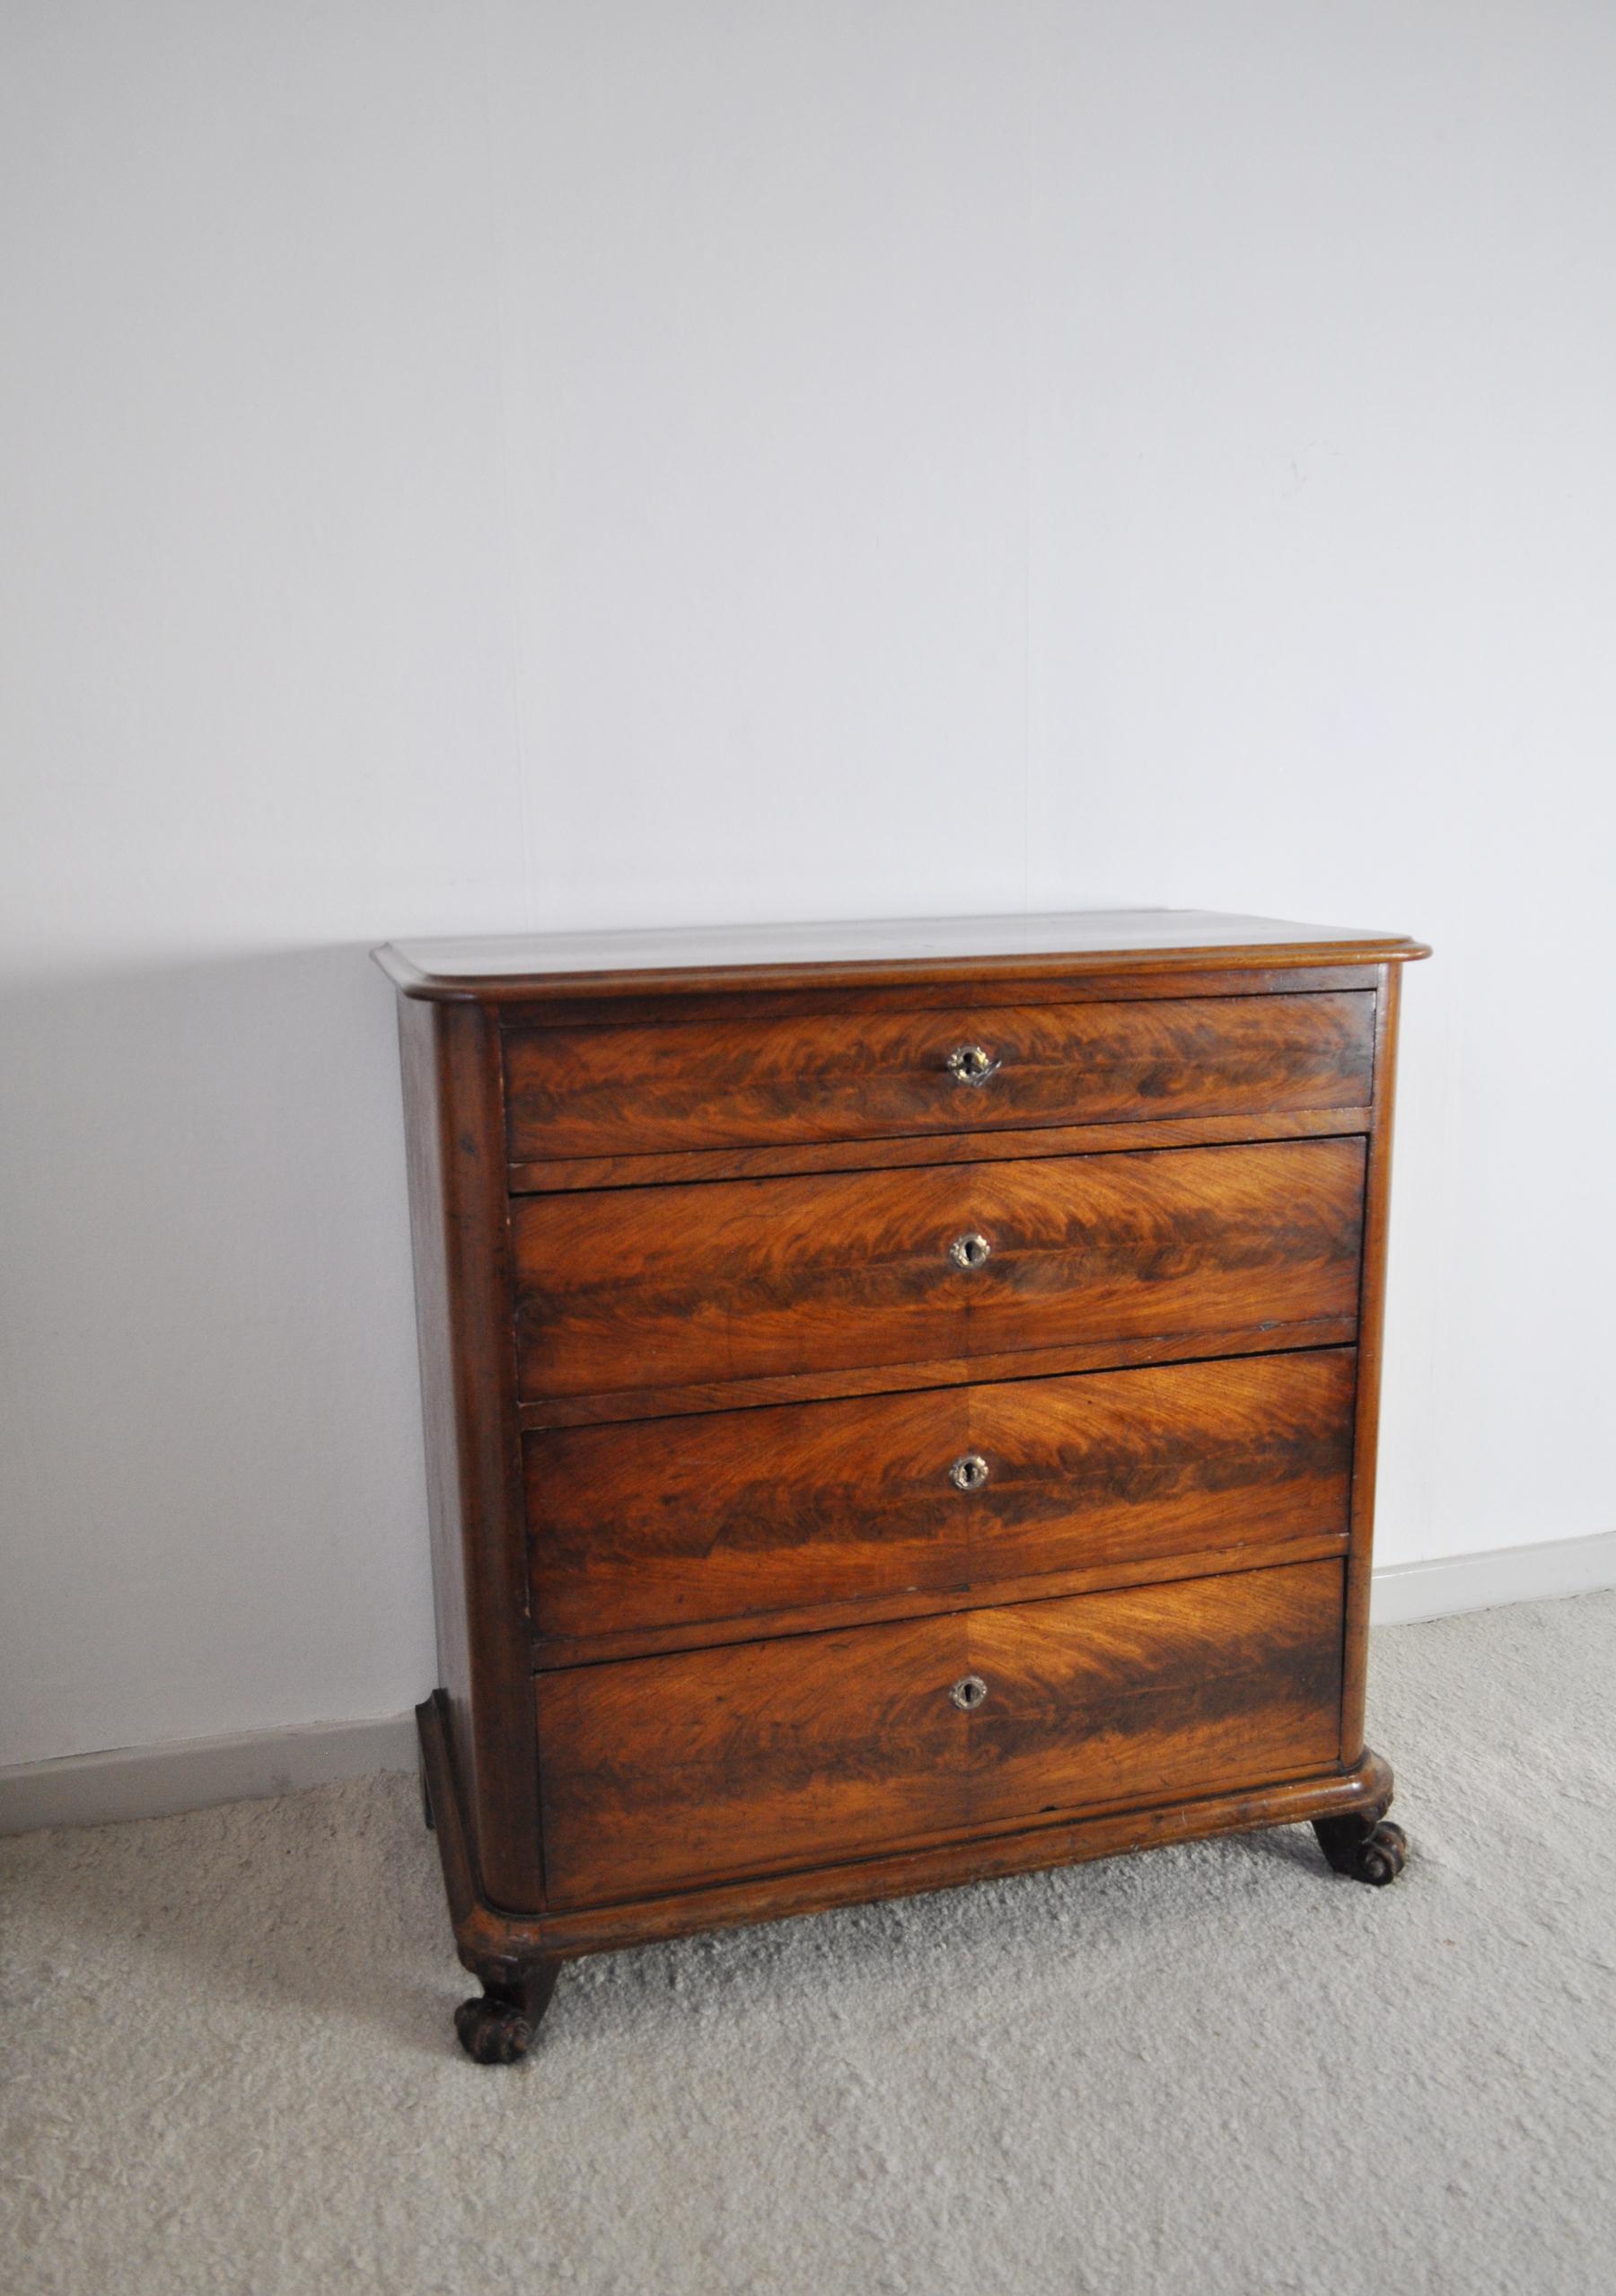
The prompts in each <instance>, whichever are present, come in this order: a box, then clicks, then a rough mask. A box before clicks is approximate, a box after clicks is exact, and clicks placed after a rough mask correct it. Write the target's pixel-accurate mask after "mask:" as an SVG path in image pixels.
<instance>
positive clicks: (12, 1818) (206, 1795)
mask: <svg viewBox="0 0 1616 2296" xmlns="http://www.w3.org/2000/svg"><path fill="white" fill-rule="evenodd" d="M1602 1587H1616V1531H1603V1532H1599V1533H1596V1534H1595V1535H1594V1536H1593V1537H1591V1538H1580V1539H1553V1540H1549V1541H1545V1542H1544V1543H1543V1544H1540V1545H1537V1546H1510V1547H1499V1548H1496V1549H1495V1550H1494V1551H1493V1552H1492V1553H1488V1554H1455V1555H1450V1556H1448V1557H1446V1558H1445V1560H1443V1561H1437V1562H1401V1563H1392V1564H1391V1565H1390V1566H1389V1567H1388V1568H1386V1569H1385V1570H1377V1571H1376V1572H1375V1574H1374V1594H1373V1597H1372V1604H1371V1617H1372V1620H1373V1623H1374V1624H1375V1625H1376V1626H1401V1625H1406V1624H1408V1623H1410V1622H1411V1621H1413V1620H1415V1619H1422V1618H1448V1617H1451V1616H1453V1615H1454V1614H1455V1613H1457V1612H1460V1611H1467V1610H1493V1609H1496V1608H1497V1606H1498V1605H1500V1604H1501V1603H1528V1602H1543V1601H1547V1600H1550V1599H1552V1598H1554V1597H1558V1596H1561V1595H1585V1594H1592V1593H1593V1592H1594V1591H1595V1590H1596V1589H1597V1588H1602ZM415 1766H416V1732H415V1716H414V1715H413V1714H384V1715H382V1716H381V1717H380V1718H379V1719H378V1720H375V1721H366V1722H305V1723H301V1724H299V1725H298V1726H297V1727H296V1728H294V1729H278V1730H252V1731H248V1732H246V1733H244V1734H243V1735H242V1736H241V1737H219V1738H179V1739H171V1740H169V1741H168V1742H167V1743H166V1744H164V1745H162V1746H119V1747H115V1748H114V1749H113V1750H112V1751H111V1752H110V1753H107V1754H72V1755H66V1756H65V1757H64V1758H63V1759H62V1760H61V1761H59V1762H27V1763H22V1764H18V1765H17V1766H16V1767H15V1768H13V1769H9V1770H7V1769H0V1834H26V1833H30V1832H31V1831H32V1830H33V1829H34V1828H35V1827H37V1826H45V1825H107V1824H109V1823H112V1822H115V1821H117V1820H119V1819H123V1818H130V1817H173V1816H175V1815H176V1814H177V1813H178V1812H180V1811H181V1810H188V1809H207V1808H211V1807H212V1806H213V1805H214V1804H215V1803H217V1802H233V1801H251V1800H256V1799H259V1798H261V1797H262V1796H264V1795H266V1794H290V1793H295V1792H297V1791H298V1790H299V1789H300V1788H302V1787H304V1786H324V1785H329V1784H330V1783H331V1781H333V1780H335V1779H338V1778H359V1777H364V1776H365V1775H366V1774H367V1773H369V1772H371V1771H373V1770H413V1769H414V1768H415Z"/></svg>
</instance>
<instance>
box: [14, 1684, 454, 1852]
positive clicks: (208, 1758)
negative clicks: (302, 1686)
mask: <svg viewBox="0 0 1616 2296" xmlns="http://www.w3.org/2000/svg"><path fill="white" fill-rule="evenodd" d="M415 1766H416V1726H415V1716H414V1715H413V1714H384V1715H382V1717H381V1719H380V1720H377V1721H373V1722H302V1723H299V1724H297V1725H296V1726H295V1727H294V1728H291V1729H278V1730H248V1731H245V1732H243V1733H242V1736H241V1737H219V1738H167V1739H165V1740H164V1741H163V1742H162V1744H161V1745H159V1746H114V1747H113V1748H112V1749H111V1751H110V1753H107V1754H69V1755H64V1756H63V1758H62V1759H61V1760H60V1761H59V1762H24V1763H19V1764H18V1765H17V1766H16V1768H14V1769H11V1770H0V1834H29V1833H31V1832H32V1831H33V1829H34V1828H35V1827H36V1826H40V1825H108V1824H109V1823H110V1822H112V1821H114V1820H117V1819H121V1818H127V1817H174V1816H176V1815H177V1814H178V1813H179V1812H180V1810H186V1809H211V1808H213V1807H214V1806H215V1804H216V1803H218V1802H242V1801H259V1800H261V1799H263V1797H264V1796H265V1795H267V1794H294V1793H296V1792H298V1791H299V1790H300V1789H301V1788H303V1787H304V1786H329V1785H330V1784H331V1783H332V1781H334V1780H336V1779H338V1778H363V1777H365V1776H367V1775H368V1774H369V1773H370V1772H371V1771H373V1770H413V1769H414V1768H415Z"/></svg>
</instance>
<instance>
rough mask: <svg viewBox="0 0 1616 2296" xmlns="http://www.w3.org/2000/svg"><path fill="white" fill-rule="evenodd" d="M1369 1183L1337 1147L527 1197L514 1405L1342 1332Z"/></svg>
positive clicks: (1353, 1152) (517, 1220) (1351, 1155)
mask: <svg viewBox="0 0 1616 2296" xmlns="http://www.w3.org/2000/svg"><path fill="white" fill-rule="evenodd" d="M1363 1174H1364V1144H1363V1142H1362V1140H1361V1139H1318V1140H1300V1141H1278V1142H1269V1143H1266V1144H1264V1145H1261V1146H1259V1147H1248V1148H1180V1149H1164V1150H1146V1151H1143V1152H1137V1153H1131V1154H1128V1155H1122V1156H1106V1155H1099V1156H1090V1157H1051V1158H1048V1159H1043V1158H1032V1159H1029V1160H1027V1161H1025V1162H1022V1163H1000V1164H987V1165H975V1166H964V1167H956V1166H922V1167H921V1168H920V1169H918V1171H913V1172H899V1173H863V1174H827V1175H824V1176H820V1177H814V1178H804V1179H789V1180H746V1181H725V1182H721V1183H713V1184H711V1185H702V1186H695V1187H684V1188H664V1189H647V1190H645V1191H631V1192H624V1191H607V1192H601V1193H599V1194H590V1195H579V1196H572V1195H557V1196H531V1197H525V1198H523V1199H520V1200H518V1201H515V1202H514V1203H513V1205H512V1207H511V1222H512V1234H513V1239H514V1250H515V1257H516V1267H517V1340H518V1350H519V1357H520V1365H521V1373H520V1376H521V1391H522V1394H523V1396H524V1397H540V1396H545V1395H583V1394H592V1393H599V1392H610V1390H612V1389H614V1388H624V1387H650V1386H680V1385H686V1384H690V1383H696V1382H701V1381H714V1380H735V1379H743V1378H761V1377H768V1376H770V1375H778V1374H782V1373H802V1372H804V1371H806V1372H812V1371H816V1370H821V1369H830V1368H836V1367H841V1366H847V1367H855V1366H858V1365H875V1364H884V1363H894V1364H897V1363H903V1362H906V1361H914V1360H927V1359H939V1358H947V1357H963V1358H966V1359H970V1358H971V1357H975V1356H990V1355H1003V1354H1006V1353H1014V1351H1015V1350H1019V1349H1023V1348H1033V1347H1044V1348H1048V1347H1050V1346H1054V1345H1059V1344H1061V1343H1083V1342H1093V1341H1100V1340H1126V1339H1129V1338H1136V1337H1137V1338H1144V1337H1148V1336H1151V1335H1154V1334H1159V1333H1178V1334H1185V1333H1199V1334H1204V1335H1206V1336H1207V1338H1208V1340H1211V1339H1212V1338H1214V1337H1215V1335H1216V1334H1217V1333H1220V1332H1226V1331H1228V1330H1230V1329H1234V1328H1237V1327H1241V1326H1244V1325H1249V1324H1253V1323H1261V1324H1270V1325H1272V1324H1286V1323H1289V1322H1300V1321H1303V1320H1305V1319H1313V1318H1320V1317H1331V1316H1335V1317H1341V1316H1351V1315H1353V1314H1354V1313H1355V1311H1356V1308H1357V1260H1358V1244H1359V1234H1360V1226H1361V1201H1362V1194H1363ZM972 1235H979V1236H982V1237H984V1238H986V1240H987V1242H988V1246H989V1250H990V1256H989V1257H988V1260H987V1261H986V1262H985V1263H984V1264H983V1265H981V1266H979V1267H975V1268H964V1267H961V1266H960V1265H958V1264H957V1263H956V1262H955V1261H954V1260H953V1258H951V1251H952V1250H953V1246H954V1245H956V1244H957V1243H958V1242H959V1241H960V1239H962V1237H964V1236H972ZM1208 1351H1210V1350H1208Z"/></svg>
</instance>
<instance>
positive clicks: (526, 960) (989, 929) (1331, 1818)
mask: <svg viewBox="0 0 1616 2296" xmlns="http://www.w3.org/2000/svg"><path fill="white" fill-rule="evenodd" d="M1423 954H1426V952H1425V951H1424V949H1422V948H1421V947H1420V946H1418V944H1417V943H1414V942H1412V941H1410V940H1407V939H1404V938H1401V937H1397V936H1392V935H1385V934H1377V933H1364V932H1351V931H1345V930H1339V929H1333V928H1319V927H1313V926H1297V925H1283V924H1276V923H1273V922H1271V921H1269V920H1266V919H1255V918H1244V917H1216V916H1208V915H1203V914H1200V913H1199V912H1194V911H1183V910H1137V911H1125V912H1117V913H1111V914H1104V915H1102V914H1093V915H1078V916H1071V917H1042V918H1025V917H1023V918H1009V919H966V920H957V921H943V922H937V923H929V924H928V923H911V924H902V925H896V924H894V925H879V926H868V927H863V928H856V927H834V928H833V927H812V928H777V929H769V928H751V929H748V930H743V931H742V930H737V931H735V932H733V933H697V932H688V933H672V934H660V935H652V934H622V935H587V936H573V937H567V936H553V937H547V938H543V939H539V940H533V941H530V942H521V941H483V942H437V943H418V944H407V945H400V946H391V947H389V948H387V949H384V950H382V951H381V952H380V953H379V955H380V961H381V963H382V966H383V968H384V970H385V971H386V972H388V974H389V975H390V977H391V980H392V981H394V983H395V984H396V986H397V989H398V991H399V1009H400V1030H401V1036H402V1045H403V1060H404V1078H405V1111H406V1120H407V1127H408V1155H409V1170H410V1189H411V1203H412V1215H413V1223H414V1234H415V1254H416V1281H417V1302H418V1321H419V1333H420V1346H421V1358H422V1370H423V1386H424V1393H425V1403H426V1437H427V1463H428V1476H429V1484H430V1492H431V1511H432V1524H433V1541H434V1560H435V1583H436V1593H437V1613H438V1639H439V1650H440V1666H441V1674H442V1687H441V1688H440V1689H439V1690H438V1691H437V1692H436V1693H435V1696H434V1697H433V1698H431V1699H430V1700H428V1701H427V1702H426V1704H425V1705H424V1706H423V1707H422V1708H421V1709H420V1721H421V1733H422V1746H423V1761H424V1774H425V1779H426V1790H427V1796H428V1808H429V1811H430V1813H431V1814H432V1816H433V1817H434V1820H435V1825H436V1828H437V1835H438V1842H439V1846H440V1850H441V1852H442V1857H443V1864H444V1877H445V1880H446V1884H447V1888H448V1895H449V1902H450V1910H451V1913H452V1920H453V1923H454V1930H455V1935H456V1939H457V1941H458V1944H459V1947H460V1953H461V1959H462V1961H463V1962H464V1963H465V1964H466V1966H468V1967H469V1968H470V1969H471V1970H472V1971H473V1972H474V1973H475V1974H476V1975H478V1976H479V1978H480V1980H481V1982H482V1984H483V1988H484V1991H483V1993H482V1994H481V1995H480V1996H479V1997H478V1998H477V1999H475V2000H473V2001H468V2002H467V2003H465V2004H464V2006H463V2007H462V2009H461V2011H460V2012H459V2016H458V2019H457V2022H458V2025H459V2029H460V2033H461V2039H462V2041H463V2042H464V2044H465V2045H466V2047H467V2048H468V2049H469V2050H470V2052H471V2054H473V2055H474V2056H477V2057H479V2058H480V2059H482V2060H484V2061H496V2060H504V2059H508V2058H511V2057H513V2056H515V2055H519V2054H521V2053H522V2051H523V2049H524V2048H525V2047H526V2046H527V2045H528V2043H529V2040H530V2038H531V2029H532V2027H533V2024H534V2023H535V2021H536V2019H537V2018H538V2017H539V2015H540V2013H541V2011H542V2009H543V2007H544V2004H545V2002H546V2001H547V2000H548V1998H549V1992H550V1989H551V1987H552V1985H553V1984H554V1980H555V1973H556V1970H557V1968H558V1966H559V1964H560V1963H561V1962H562V1961H564V1960H566V1958H568V1957H572V1956H575V1955H578V1954H583V1953H590V1952H595V1951H600V1950H602V1949H610V1948H615V1947H619V1946H625V1945H631V1944H635V1943H637V1942H640V1941H642V1940H648V1939H654V1938H667V1937H672V1936H677V1935H680V1934H681V1933H682V1932H686V1931H694V1930H699V1929H703V1928H707V1927H708V1926H711V1925H713V1924H716V1923H721V1922H738V1921H755V1920H760V1919H765V1918H768V1917H769V1916H771V1915H774V1914H779V1913H804V1912H809V1911H812V1910H814V1909H816V1908H820V1907H824V1906H828V1905H841V1904H846V1903H848V1902H849V1901H852V1900H856V1899H861V1898H866V1897H874V1896H891V1895H897V1894H900V1893H904V1892H908V1891H914V1890H921V1889H927V1888H934V1887H940V1886H943V1885H944V1884H948V1883H953V1882H959V1881H964V1880H969V1879H971V1878H976V1877H979V1876H982V1875H987V1874H998V1873H1006V1872H1009V1871H1012V1870H1016V1869H1023V1868H1030V1867H1038V1866H1054V1865H1058V1864H1064V1863H1067V1862H1068V1861H1076V1860H1079V1859H1084V1858H1089V1857H1094V1856H1100V1855H1104V1854H1107V1853H1109V1852H1114V1851H1120V1850H1129V1849H1137V1848H1143V1847H1145V1846H1147V1845H1149V1844H1151V1843H1165V1842H1175V1841H1184V1840H1187V1839H1190V1838H1191V1837H1194V1836H1198V1835H1205V1834H1218V1833H1226V1832H1233V1831H1237V1830H1240V1829H1243V1828H1249V1827H1254V1826H1261V1825H1276V1824H1281V1823H1286V1822H1292V1821H1299V1820H1300V1821H1306V1820H1311V1821H1313V1824H1314V1825H1315V1827H1316V1829H1317V1831H1318V1834H1319V1839H1320V1842H1321V1843H1322V1846H1323V1849H1324V1852H1325V1854H1326V1856H1327V1857H1328V1858H1329V1860H1330V1862H1331V1865H1333V1866H1334V1867H1336V1868H1337V1869H1338V1870H1340V1871H1344V1872H1348V1873H1353V1874H1356V1875H1357V1877H1358V1878H1362V1879H1366V1880H1372V1881H1379V1880H1386V1879H1390V1878H1392V1875H1394V1874H1395V1872H1396V1871H1397V1869H1398V1868H1399V1866H1400V1865H1401V1861H1402V1853H1403V1847H1404V1845H1403V1842H1402V1837H1401V1834H1400V1833H1399V1831H1398V1829H1397V1828H1396V1827H1395V1826H1392V1825H1389V1824H1387V1823H1385V1822H1384V1814H1385V1810H1386V1807H1387V1805H1388V1803H1389V1801H1390V1799H1391V1792H1392V1781H1391V1773H1390V1772H1389V1771H1388V1769H1387V1767H1386V1765H1385V1764H1384V1763H1383V1761H1382V1760H1381V1759H1380V1758H1379V1757H1378V1756H1377V1755H1374V1754H1371V1753H1369V1752H1368V1751H1367V1750H1366V1747H1365V1746H1364V1742H1363V1711H1364V1658H1365V1647H1366V1614H1367V1602H1368V1590H1369V1576H1368V1574H1369V1557H1370V1529H1371V1513H1372V1506H1373V1494H1374V1428H1375V1407H1376V1387H1377V1377H1378V1365H1379V1353H1380V1320H1381V1293H1382V1281H1383V1256H1384V1236H1385V1217H1386V1201H1387V1181H1388V1157H1389V1153H1390V1145H1391V1111H1392V1060H1393V1043H1394V1037H1395V1030H1396V1014H1397V993H1398V983H1399V980H1400V976H1401V965H1402V963H1403V962H1404V961H1405V960H1406V959H1408V958H1410V957H1416V956H1421V955H1423Z"/></svg>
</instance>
